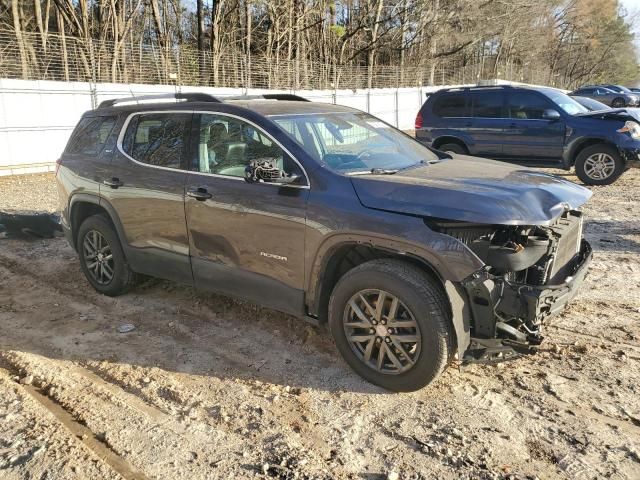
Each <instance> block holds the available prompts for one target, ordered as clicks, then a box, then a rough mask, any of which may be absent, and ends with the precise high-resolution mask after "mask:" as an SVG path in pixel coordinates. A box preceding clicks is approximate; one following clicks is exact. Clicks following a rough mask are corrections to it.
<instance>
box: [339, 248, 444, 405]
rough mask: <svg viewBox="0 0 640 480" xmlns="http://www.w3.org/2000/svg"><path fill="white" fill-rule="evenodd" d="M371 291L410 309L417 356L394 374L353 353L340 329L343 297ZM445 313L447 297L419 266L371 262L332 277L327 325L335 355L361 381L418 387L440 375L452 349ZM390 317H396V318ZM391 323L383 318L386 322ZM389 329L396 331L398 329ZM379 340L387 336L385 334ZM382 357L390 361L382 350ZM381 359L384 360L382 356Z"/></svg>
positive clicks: (345, 301)
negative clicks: (334, 280) (335, 278)
mask: <svg viewBox="0 0 640 480" xmlns="http://www.w3.org/2000/svg"><path fill="white" fill-rule="evenodd" d="M372 289H373V290H383V291H384V292H385V293H387V294H390V295H391V296H395V297H396V298H397V299H398V300H399V302H398V303H400V302H401V304H402V306H403V307H405V306H406V309H407V310H408V311H410V314H411V315H412V316H413V318H414V319H415V323H417V325H418V327H419V332H418V333H419V336H420V341H419V342H416V347H415V349H417V348H418V347H417V344H419V351H418V352H419V353H418V355H417V358H414V360H415V362H414V363H413V365H412V366H410V367H407V368H408V370H406V371H398V372H394V373H385V372H381V371H378V370H377V369H375V367H374V366H370V365H368V364H367V363H365V359H364V358H360V357H359V356H358V355H357V354H356V353H355V352H354V350H353V345H354V343H352V342H350V341H349V340H348V339H347V334H346V333H345V328H348V327H345V326H344V322H345V319H349V318H351V317H349V315H347V312H348V311H349V310H348V309H349V307H348V305H349V301H350V300H351V299H352V298H354V297H355V296H357V295H358V293H360V292H363V291H365V292H366V291H370V290H372ZM383 305H384V303H383ZM376 308H377V307H376ZM383 308H384V307H383ZM450 317H451V314H450V313H449V308H448V301H447V299H446V296H445V294H444V291H443V290H442V288H441V286H440V285H438V284H437V282H436V281H435V280H433V279H432V278H431V277H430V276H429V275H427V274H426V273H425V272H423V271H421V270H420V269H419V268H417V267H415V266H413V265H411V264H409V263H406V262H403V261H400V260H395V259H379V260H372V261H369V262H366V263H363V264H361V265H359V266H357V267H355V268H353V269H352V270H350V271H348V272H347V273H346V274H345V275H344V276H343V277H342V278H341V279H340V280H339V281H338V283H337V285H336V287H335V288H334V290H333V292H332V294H331V299H330V302H329V327H330V329H331V333H332V335H333V337H334V339H335V342H336V345H337V347H338V350H339V351H340V354H341V355H342V356H343V358H344V359H345V360H346V362H347V363H348V364H349V366H350V367H351V368H352V369H353V370H355V372H356V373H358V374H359V375H360V376H361V377H363V378H364V379H365V380H367V381H369V382H371V383H373V384H375V385H378V386H380V387H383V388H385V389H387V390H392V391H401V392H409V391H414V390H418V389H420V388H422V387H424V386H426V385H428V384H429V383H431V382H432V381H434V380H435V379H436V378H437V377H438V376H439V375H440V374H441V373H442V371H443V370H444V369H445V367H446V366H447V364H448V363H449V359H450V358H451V354H452V352H453V344H454V333H453V330H452V326H451V318H450ZM387 318H388V317H387ZM405 318H406V317H405ZM396 321H399V320H398V319H396ZM393 325H394V324H393V323H391V321H389V326H393ZM376 328H377V327H376ZM371 330H374V329H373V328H372V329H371ZM392 330H394V329H392ZM395 330H396V332H395V333H396V334H398V333H399V332H398V330H399V329H397V328H396V329H395ZM369 333H372V332H369ZM401 334H402V333H400V335H401ZM377 335H378V333H377V331H376V333H375V338H376V341H378V340H377V338H378V337H377ZM390 336H393V334H390ZM380 338H381V339H382V337H380ZM396 338H398V337H396ZM385 340H387V339H386V337H385ZM375 345H376V346H374V347H372V348H380V347H377V345H378V344H375ZM405 345H406V344H405ZM367 346H368V343H367ZM381 346H382V345H381ZM363 348H364V347H363ZM385 348H387V349H389V348H394V349H395V344H389V347H385ZM387 351H389V350H387ZM414 351H415V350H414ZM396 352H398V350H396ZM405 353H406V352H405ZM370 355H371V353H370ZM386 355H387V357H388V361H389V362H390V361H391V359H390V357H389V355H388V353H387V354H386ZM378 356H379V350H378ZM382 357H383V358H385V354H383V355H382ZM397 358H401V359H405V358H406V357H404V356H403V355H399V357H397ZM376 360H377V358H376ZM407 365H409V363H407Z"/></svg>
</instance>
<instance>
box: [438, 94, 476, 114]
mask: <svg viewBox="0 0 640 480" xmlns="http://www.w3.org/2000/svg"><path fill="white" fill-rule="evenodd" d="M433 113H434V114H435V115H437V116H438V117H441V118H447V117H449V118H452V117H458V118H459V117H468V116H469V112H468V109H467V101H466V96H465V95H464V93H453V94H447V95H442V96H439V97H436V100H435V102H434V104H433Z"/></svg>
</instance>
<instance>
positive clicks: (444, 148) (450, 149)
mask: <svg viewBox="0 0 640 480" xmlns="http://www.w3.org/2000/svg"><path fill="white" fill-rule="evenodd" d="M438 150H440V151H441V152H444V153H448V154H454V153H455V154H458V155H467V154H468V153H469V152H467V149H466V148H465V147H464V146H463V145H460V144H459V143H443V144H442V145H440V146H439V147H438Z"/></svg>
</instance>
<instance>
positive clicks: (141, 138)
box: [122, 113, 192, 169]
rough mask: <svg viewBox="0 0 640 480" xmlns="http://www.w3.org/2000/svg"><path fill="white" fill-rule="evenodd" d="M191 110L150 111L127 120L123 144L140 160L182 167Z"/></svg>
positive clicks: (153, 163) (156, 164)
mask: <svg viewBox="0 0 640 480" xmlns="http://www.w3.org/2000/svg"><path fill="white" fill-rule="evenodd" d="M191 116H192V115H191V114H190V113H149V114H141V115H136V116H135V117H133V118H132V119H131V121H130V122H129V126H128V127H127V131H126V133H125V137H124V141H123V142H122V148H123V150H124V151H125V153H126V154H127V155H129V156H130V157H131V158H133V159H135V160H137V161H138V162H141V163H146V164H148V165H154V166H157V167H166V168H176V169H179V168H182V159H183V158H184V156H185V149H186V146H187V144H188V132H189V125H190V122H191Z"/></svg>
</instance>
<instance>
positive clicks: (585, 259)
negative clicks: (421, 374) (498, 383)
mask: <svg viewBox="0 0 640 480" xmlns="http://www.w3.org/2000/svg"><path fill="white" fill-rule="evenodd" d="M592 258H593V251H592V249H591V245H589V243H588V242H587V241H586V240H584V239H582V241H581V244H580V251H579V252H578V253H577V254H576V255H575V257H574V258H573V259H572V260H571V262H572V264H571V266H570V269H569V276H567V277H566V280H565V281H564V282H563V283H561V284H557V285H527V284H518V283H512V282H508V281H505V280H503V279H497V278H491V277H490V276H485V275H482V274H477V275H474V276H473V278H471V279H469V280H467V281H465V282H463V285H464V287H465V288H466V290H467V293H468V295H469V298H470V304H471V312H472V315H473V323H474V328H473V332H472V338H471V344H470V346H469V348H468V350H467V352H466V353H465V355H464V357H463V359H464V360H465V361H469V362H481V363H494V362H500V361H504V360H508V359H510V358H513V357H515V356H518V355H519V354H524V353H534V352H535V351H536V349H537V346H538V345H539V344H540V343H541V342H542V336H541V335H540V331H541V328H542V326H543V323H544V322H545V321H547V320H548V319H549V318H551V317H553V316H555V315H557V314H558V313H560V312H561V311H562V310H563V309H564V307H565V306H566V305H567V303H569V302H570V301H571V300H572V299H573V298H574V297H575V295H576V293H577V292H578V289H579V288H580V286H581V285H582V283H583V281H584V278H585V276H586V274H587V271H588V269H589V264H590V263H591V259H592ZM518 326H519V328H517V327H518Z"/></svg>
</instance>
